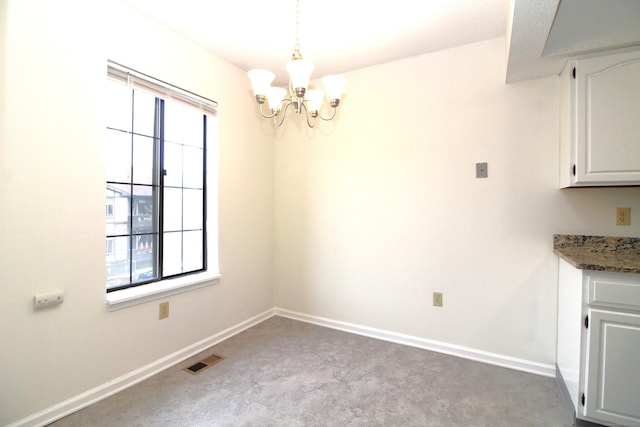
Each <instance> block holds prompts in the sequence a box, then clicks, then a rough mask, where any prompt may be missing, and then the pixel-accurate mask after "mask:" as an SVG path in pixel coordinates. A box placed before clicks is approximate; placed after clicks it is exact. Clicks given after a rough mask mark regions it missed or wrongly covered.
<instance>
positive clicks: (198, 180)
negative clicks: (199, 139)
mask: <svg viewBox="0 0 640 427" xmlns="http://www.w3.org/2000/svg"><path fill="white" fill-rule="evenodd" d="M203 154H204V150H203V149H202V148H194V147H184V165H185V166H184V186H185V187H188V188H203V179H202V177H203V170H202V165H203V162H204V158H203Z"/></svg>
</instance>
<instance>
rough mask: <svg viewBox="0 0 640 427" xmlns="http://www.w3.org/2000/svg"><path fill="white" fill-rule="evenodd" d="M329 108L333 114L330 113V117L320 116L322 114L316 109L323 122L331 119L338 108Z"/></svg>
mask: <svg viewBox="0 0 640 427" xmlns="http://www.w3.org/2000/svg"><path fill="white" fill-rule="evenodd" d="M331 108H333V114H331V117H322V114H320V111H318V117H320V118H321V119H322V120H324V121H325V122H328V121H329V120H332V119H333V118H334V117H335V116H336V111H337V110H338V107H331Z"/></svg>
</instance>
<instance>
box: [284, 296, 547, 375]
mask: <svg viewBox="0 0 640 427" xmlns="http://www.w3.org/2000/svg"><path fill="white" fill-rule="evenodd" d="M275 315H276V316H281V317H287V318H290V319H294V320H300V321H302V322H307V323H313V324H315V325H319V326H325V327H327V328H332V329H337V330H340V331H345V332H351V333H353V334H357V335H363V336H366V337H370V338H377V339H380V340H383V341H389V342H393V343H397V344H403V345H408V346H411V347H417V348H421V349H424V350H431V351H435V352H438V353H444V354H449V355H452V356H458V357H462V358H465V359H470V360H475V361H478V362H483V363H488V364H490V365H496V366H501V367H504V368H509V369H515V370H518V371H524V372H529V373H532V374H537V375H542V376H545V377H551V378H555V376H556V368H555V366H554V365H552V364H546V363H539V362H533V361H530V360H526V359H519V358H516V357H511V356H505V355H502V354H497V353H489V352H486V351H482V350H477V349H474V348H469V347H463V346H460V345H455V344H448V343H445V342H440V341H433V340H428V339H425V338H419V337H414V336H411V335H404V334H399V333H396V332H390V331H385V330H382V329H375V328H370V327H367V326H360V325H355V324H353V323H346V322H341V321H337V320H332V319H327V318H324V317H318V316H311V315H308V314H304V313H299V312H296V311H291V310H286V309H283V308H278V307H276V308H275Z"/></svg>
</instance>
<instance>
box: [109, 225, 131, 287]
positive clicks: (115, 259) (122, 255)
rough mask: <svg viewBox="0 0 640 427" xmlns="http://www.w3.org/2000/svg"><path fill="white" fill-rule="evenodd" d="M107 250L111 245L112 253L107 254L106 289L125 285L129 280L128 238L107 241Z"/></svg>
mask: <svg viewBox="0 0 640 427" xmlns="http://www.w3.org/2000/svg"><path fill="white" fill-rule="evenodd" d="M109 240H110V241H112V242H113V243H107V250H109V249H110V248H109V246H110V245H111V249H112V253H107V289H110V288H114V287H117V286H122V285H126V284H128V283H129V278H130V269H129V266H130V262H129V237H126V236H125V237H115V238H112V239H108V240H107V241H109Z"/></svg>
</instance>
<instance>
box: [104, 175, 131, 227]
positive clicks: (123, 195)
mask: <svg viewBox="0 0 640 427" xmlns="http://www.w3.org/2000/svg"><path fill="white" fill-rule="evenodd" d="M130 200H131V186H130V185H126V184H107V200H106V204H107V206H109V207H110V208H109V209H108V211H107V212H110V213H111V214H112V215H107V216H106V226H107V230H106V231H107V236H118V235H123V234H129V213H130V209H129V203H130Z"/></svg>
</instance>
